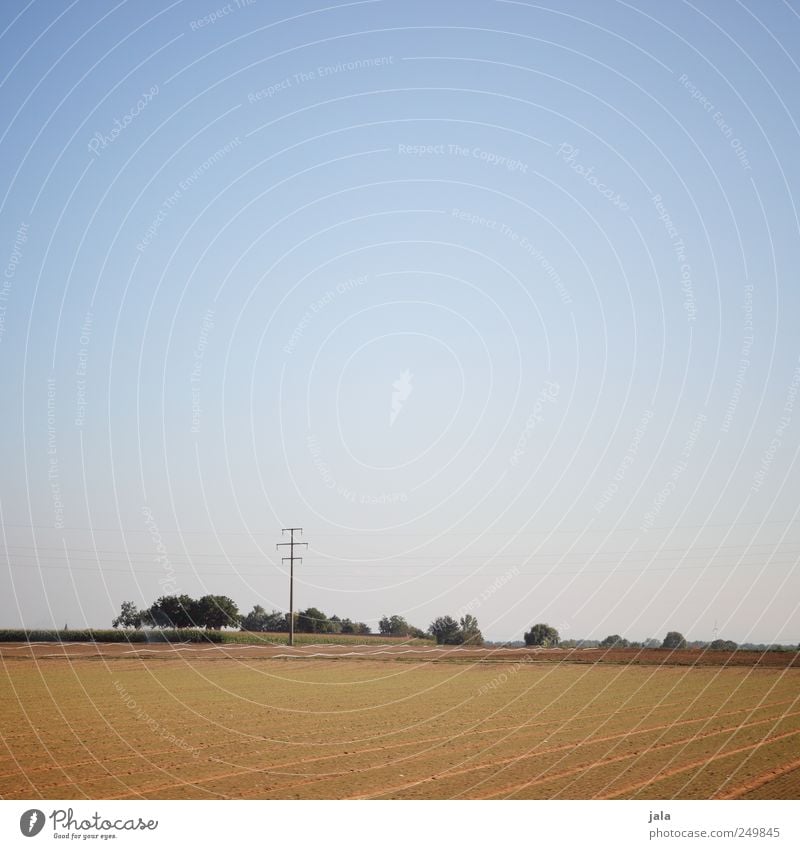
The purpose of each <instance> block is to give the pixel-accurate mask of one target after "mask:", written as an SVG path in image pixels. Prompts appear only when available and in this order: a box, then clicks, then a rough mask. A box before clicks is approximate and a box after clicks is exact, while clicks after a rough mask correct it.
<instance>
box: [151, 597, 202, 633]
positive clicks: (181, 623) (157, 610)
mask: <svg viewBox="0 0 800 849" xmlns="http://www.w3.org/2000/svg"><path fill="white" fill-rule="evenodd" d="M149 612H150V619H151V620H152V622H153V624H154V625H157V626H158V627H160V628H191V627H193V626H196V620H197V618H198V616H197V614H198V610H197V602H196V601H195V600H194V599H193V598H191V597H190V596H188V595H165V596H161V598H160V599H158V600H157V601H156V602H155V603H154V604H153V605H152V606H151V608H150V611H149Z"/></svg>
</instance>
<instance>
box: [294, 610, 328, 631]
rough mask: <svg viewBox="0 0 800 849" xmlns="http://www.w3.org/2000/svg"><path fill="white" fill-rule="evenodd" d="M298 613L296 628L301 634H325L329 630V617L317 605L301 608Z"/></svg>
mask: <svg viewBox="0 0 800 849" xmlns="http://www.w3.org/2000/svg"><path fill="white" fill-rule="evenodd" d="M296 615H297V620H296V622H295V626H294V629H295V631H298V632H299V633H301V634H325V633H327V631H328V617H327V616H326V615H325V614H324V613H323V612H322V611H321V610H317V608H316V607H309V608H306V610H301V611H300V612H299V613H298V614H296Z"/></svg>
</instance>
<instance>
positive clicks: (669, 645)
mask: <svg viewBox="0 0 800 849" xmlns="http://www.w3.org/2000/svg"><path fill="white" fill-rule="evenodd" d="M661 648H662V649H685V648H686V638H685V637H684V636H683V634H681V633H680V631H670V632H669V633H668V634H667V636H666V637H664V642H663V643H661Z"/></svg>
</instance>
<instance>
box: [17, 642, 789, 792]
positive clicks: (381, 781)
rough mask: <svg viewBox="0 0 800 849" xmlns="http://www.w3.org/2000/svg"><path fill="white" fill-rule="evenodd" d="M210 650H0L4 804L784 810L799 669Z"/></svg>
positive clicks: (519, 656)
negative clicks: (451, 801) (642, 801)
mask: <svg viewBox="0 0 800 849" xmlns="http://www.w3.org/2000/svg"><path fill="white" fill-rule="evenodd" d="M210 648H211V649H212V650H211V651H208V650H206V649H204V648H203V647H200V648H196V647H195V648H190V649H189V650H188V651H186V652H181V651H177V652H176V651H175V650H174V647H169V646H158V647H155V646H154V647H153V648H152V652H153V653H152V654H151V653H145V654H143V653H142V649H141V648H138V647H136V648H135V647H132V646H113V647H109V646H98V645H82V646H77V647H76V646H59V645H55V646H54V645H47V646H44V647H41V646H34V647H27V646H26V647H14V646H3V647H2V667H0V698H1V699H2V705H3V710H2V714H1V715H0V735H1V739H2V743H3V746H2V750H0V795H2V796H3V797H4V798H23V797H24V798H29V797H30V798H37V797H42V798H61V799H63V798H137V797H144V798H153V799H158V798H167V799H171V798H323V799H325V798H365V797H368V798H517V799H524V798H547V799H549V798H651V799H667V798H711V797H726V798H798V795H799V794H800V759H799V756H798V752H800V670H798V669H796V668H788V667H785V668H777V667H771V666H770V665H766V666H755V667H748V666H742V665H737V666H732V665H717V666H706V665H694V666H690V665H671V664H667V663H665V662H664V661H663V657H664V655H665V654H668V653H664V652H658V653H657V654H658V655H659V657H660V658H661V660H660V663H659V665H639V664H636V663H630V662H629V663H627V664H626V663H624V662H623V658H621V657H617V658H615V662H613V663H586V662H584V663H575V662H567V663H553V662H539V660H540V659H541V654H537V653H533V652H525V651H523V652H518V653H514V652H513V651H511V652H506V653H496V652H495V653H491V655H492V659H491V660H489V659H487V657H488V654H487V653H484V654H483V655H482V656H480V657H481V661H482V662H477V656H476V654H475V653H474V652H470V651H464V652H462V653H460V654H456V653H452V652H446V651H445V652H439V653H438V654H437V653H435V654H433V655H431V654H419V655H414V654H411V655H409V654H406V655H402V656H401V657H402V659H403V660H405V661H406V662H403V663H399V662H396V660H397V659H398V657H399V656H398V655H397V654H396V653H395V654H394V655H390V656H387V655H376V656H374V657H371V656H365V655H363V654H361V655H359V656H357V657H352V656H347V654H346V652H347V651H348V650H349V648H350V647H343V648H342V650H341V651H333V652H331V651H330V649H331V648H332V647H330V646H326V647H325V650H324V652H323V650H322V649H319V650H315V649H314V647H308V646H306V647H303V648H302V650H298V652H302V654H301V655H300V656H299V657H291V656H287V655H289V654H292V652H287V650H286V647H275V648H276V651H275V652H274V655H278V654H279V655H280V656H271V655H270V654H269V652H268V651H267V650H266V649H264V647H260V650H259V651H257V652H252V653H251V655H248V651H247V647H242V646H227V647H226V646H222V647H216V646H215V647H210ZM278 649H280V651H278ZM375 650H376V651H378V650H379V649H378V648H377V647H375ZM393 651H395V650H394V649H393ZM124 652H133V653H132V654H124ZM314 654H316V657H311V656H310V655H314ZM573 654H574V653H573ZM709 654H710V653H709ZM714 654H715V655H719V654H720V653H714ZM737 654H740V655H741V654H742V653H737ZM793 657H794V656H792V655H789V656H788V659H791V658H793ZM547 658H548V660H551V659H555V656H554V655H552V654H550V655H547ZM572 659H574V657H573V658H572ZM452 660H459V661H460V662H457V663H456V662H448V661H452ZM431 661H434V662H431ZM498 661H499V662H498ZM672 661H673V662H674V661H675V657H673V658H672ZM681 662H682V661H681V660H680V658H678V663H679V664H680V663H681ZM683 662H684V663H685V662H686V661H685V660H684V661H683ZM717 662H718V663H720V662H721V663H723V664H724V663H725V659H724V655H723V656H722V657H718V658H717ZM785 662H786V659H785ZM729 663H730V661H729Z"/></svg>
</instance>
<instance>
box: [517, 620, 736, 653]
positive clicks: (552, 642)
mask: <svg viewBox="0 0 800 849" xmlns="http://www.w3.org/2000/svg"><path fill="white" fill-rule="evenodd" d="M525 645H526V646H540V647H543V648H548V647H555V646H560V647H561V648H580V647H587V648H588V647H592V648H594V647H597V648H601V649H673V650H675V649H685V648H688V647H689V644H688V643H687V642H686V638H685V637H684V636H683V634H681V633H680V631H669V632H667V635H666V636H665V637H664V639H663V640H655V639H652V638H648V639H646V640H642V641H641V642H637V641H635V640H626V639H625V638H624V637H621V636H620V635H619V634H609V635H608V636H607V637H606V638H605V639H603V640H600V641H599V642H598V641H596V640H564V641H562V640H561V639H560V638H559V634H558V631H557V630H556V629H555V628H553V626H552V625H548V624H546V623H544V622H539V623H538V624H536V625H534V626H533V627H532V628H531V630H530V631H527V632H526V633H525ZM693 647H694V646H693ZM702 648H707V649H710V650H711V651H736V649H738V648H739V646H738V644H737V643H735V642H733V640H712V642H710V643H704V644H702Z"/></svg>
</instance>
